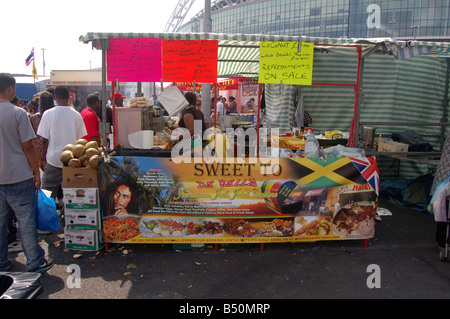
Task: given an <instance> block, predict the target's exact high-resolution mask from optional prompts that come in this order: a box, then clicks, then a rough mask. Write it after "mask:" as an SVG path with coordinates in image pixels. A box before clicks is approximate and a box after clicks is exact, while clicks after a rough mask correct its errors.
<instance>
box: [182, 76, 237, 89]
mask: <svg viewBox="0 0 450 319" xmlns="http://www.w3.org/2000/svg"><path fill="white" fill-rule="evenodd" d="M175 86H176V87H177V88H178V89H180V91H193V90H194V83H193V82H175ZM211 89H215V87H214V86H212V87H211ZM238 89H239V79H229V80H225V81H220V82H217V90H219V91H222V90H238ZM195 90H196V91H201V90H202V84H201V83H195Z"/></svg>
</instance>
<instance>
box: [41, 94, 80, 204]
mask: <svg viewBox="0 0 450 319" xmlns="http://www.w3.org/2000/svg"><path fill="white" fill-rule="evenodd" d="M55 99H56V106H55V107H54V108H52V109H49V110H47V111H46V112H45V113H44V114H43V115H42V118H41V122H40V123H39V127H38V131H37V134H38V135H40V136H42V158H41V162H42V165H43V166H44V174H43V177H42V186H43V188H44V189H46V190H49V191H51V192H52V194H51V197H52V198H53V199H58V203H60V205H62V199H63V193H62V188H61V184H62V163H61V160H60V155H61V152H62V150H63V148H64V146H66V145H67V144H74V143H75V142H76V140H77V139H80V138H82V137H83V136H85V135H86V134H87V132H86V127H85V125H84V122H83V118H82V117H81V115H80V113H78V112H77V111H76V110H74V109H73V108H72V107H71V106H70V105H69V89H68V88H67V87H66V86H57V87H56V88H55Z"/></svg>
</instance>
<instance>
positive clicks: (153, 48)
mask: <svg viewBox="0 0 450 319" xmlns="http://www.w3.org/2000/svg"><path fill="white" fill-rule="evenodd" d="M106 58H107V73H106V75H107V80H108V81H116V80H119V81H120V82H159V81H161V77H162V65H161V39H154V38H114V39H110V40H109V49H108V50H107V56H106Z"/></svg>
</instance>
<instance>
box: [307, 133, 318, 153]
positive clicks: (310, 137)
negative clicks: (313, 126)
mask: <svg viewBox="0 0 450 319" xmlns="http://www.w3.org/2000/svg"><path fill="white" fill-rule="evenodd" d="M319 148H320V145H319V141H318V140H317V138H316V137H315V136H314V134H313V133H311V132H310V131H308V133H307V134H306V141H305V155H306V156H308V157H319Z"/></svg>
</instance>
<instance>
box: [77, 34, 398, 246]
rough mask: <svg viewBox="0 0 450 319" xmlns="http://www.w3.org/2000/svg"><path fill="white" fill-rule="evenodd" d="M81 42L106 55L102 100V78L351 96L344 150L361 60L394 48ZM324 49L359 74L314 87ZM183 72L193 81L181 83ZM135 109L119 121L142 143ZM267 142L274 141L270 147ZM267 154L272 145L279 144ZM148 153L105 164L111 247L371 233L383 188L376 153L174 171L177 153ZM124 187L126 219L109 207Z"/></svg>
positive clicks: (205, 38)
mask: <svg viewBox="0 0 450 319" xmlns="http://www.w3.org/2000/svg"><path fill="white" fill-rule="evenodd" d="M80 41H84V42H92V43H93V46H94V47H96V48H99V49H102V56H103V69H102V71H103V87H102V94H105V96H106V91H107V87H106V80H107V77H111V78H108V80H112V81H117V80H118V81H143V82H145V81H150V82H160V81H171V82H172V81H173V82H189V83H191V82H195V83H201V82H204V83H216V82H217V78H220V77H223V78H229V77H250V78H256V77H258V76H259V82H260V86H259V88H261V84H262V83H267V85H271V83H273V84H274V85H291V84H294V85H313V86H314V85H318V86H336V87H343V88H345V87H348V88H351V89H353V91H354V103H353V110H354V112H353V113H354V117H353V119H352V121H351V122H352V123H351V125H350V132H349V136H348V146H355V144H356V142H357V141H356V140H357V137H358V129H359V125H358V119H359V118H358V116H359V106H360V103H361V101H360V99H359V92H360V89H361V81H360V80H361V76H362V72H361V71H362V66H363V63H362V60H363V58H364V57H365V56H368V55H370V54H372V53H373V52H375V51H376V50H378V49H379V48H380V47H383V48H386V47H387V46H386V44H385V40H374V41H366V40H363V39H362V40H359V39H326V38H308V37H282V36H279V37H278V36H267V35H252V36H245V35H222V34H219V35H217V34H133V33H132V34H127V33H124V34H103V33H89V34H87V35H86V36H84V37H80ZM390 44H392V43H391V42H390ZM400 46H401V45H400ZM317 50H325V51H327V50H330V51H339V52H340V53H343V54H346V55H351V56H354V57H355V61H356V65H357V66H356V72H355V76H354V78H353V79H350V81H347V82H346V83H340V82H333V81H329V82H313V81H312V74H313V58H314V55H315V52H317ZM260 51H262V52H260ZM282 57H284V58H287V60H283V59H281V58H282ZM273 58H276V59H275V61H274V60H273ZM160 61H162V63H161V62H160ZM280 61H281V62H280ZM261 66H263V68H261ZM314 67H316V66H315V65H314ZM262 71H264V72H262ZM180 74H181V75H184V76H186V77H184V78H183V77H181V78H180V77H179V75H180ZM258 91H259V92H258V102H260V97H261V90H258ZM105 100H106V99H103V101H105ZM257 104H258V107H259V106H260V103H257ZM258 111H259V110H258ZM135 112H136V113H138V114H139V115H138V117H137V118H138V120H136V119H135V120H127V121H124V122H127V123H129V125H135V126H136V131H135V132H134V133H138V134H140V135H142V131H148V128H149V127H148V123H149V122H148V119H147V118H146V117H145V116H146V115H147V114H148V110H147V109H145V108H143V109H142V110H139V109H138V110H137V111H135ZM258 114H259V112H258ZM119 118H120V117H118V121H120V119H119ZM260 124H261V123H260V119H259V117H258V123H257V125H256V133H257V134H256V141H257V145H258V146H263V145H265V144H266V142H267V139H266V140H264V137H267V132H266V131H264V132H263V133H262V134H261V132H260ZM272 128H274V127H273V126H272ZM152 134H154V132H153V133H152ZM144 135H145V134H144ZM271 137H273V134H272V133H270V135H269V139H268V140H271ZM152 138H153V136H152ZM261 138H263V143H261ZM286 138H287V136H284V137H282V139H285V140H286ZM152 141H153V139H152ZM346 142H347V141H346ZM344 144H345V143H344ZM151 145H152V146H153V145H154V144H153V143H151ZM271 146H272V147H271V148H272V149H276V148H278V146H279V145H271ZM148 148H150V147H149V146H147V147H143V149H127V148H125V149H124V148H119V149H115V150H113V152H112V153H109V154H106V156H105V161H104V162H103V163H101V164H100V166H99V186H98V187H99V202H100V203H101V205H100V207H101V210H102V216H103V218H104V224H103V225H104V232H105V239H106V241H107V242H130V243H131V242H134V243H138V242H173V243H194V242H201V243H205V242H212V243H217V242H281V241H302V240H336V239H367V238H370V237H373V234H374V228H375V223H374V221H375V213H376V205H377V196H378V187H379V185H378V183H379V177H378V168H377V165H376V160H375V158H373V157H364V156H362V157H350V156H347V157H337V158H332V157H330V158H328V159H327V160H325V159H324V158H322V159H319V158H301V157H300V158H299V157H297V156H295V157H294V156H291V157H290V158H279V157H273V156H268V157H264V156H261V154H260V153H258V155H259V156H257V157H255V158H251V156H249V157H247V158H246V159H245V157H244V160H242V158H237V157H231V158H226V159H222V161H216V162H212V163H211V162H209V161H208V158H207V157H206V158H204V157H202V156H199V157H194V158H193V160H192V161H190V162H182V163H175V162H174V161H173V159H174V158H173V153H172V152H171V151H170V150H167V149H166V150H154V149H151V150H148ZM299 150H301V147H299ZM246 155H247V156H248V155H249V154H246ZM271 155H273V153H271ZM164 157H166V158H164ZM167 157H171V158H167ZM251 160H254V161H253V162H252V161H251ZM125 182H126V183H127V184H125ZM119 183H124V185H119ZM125 185H127V186H126V187H125ZM119 186H124V187H123V188H125V189H127V190H128V192H131V193H133V192H134V193H139V194H140V196H138V197H137V199H135V200H134V205H133V206H132V207H133V209H131V208H130V210H128V209H127V210H126V212H127V213H126V214H118V213H117V212H116V211H114V208H115V206H114V200H113V199H111V194H113V193H114V190H113V188H117V187H119ZM132 190H133V191H132ZM110 207H111V208H110ZM117 207H118V205H117ZM122 208H123V207H122Z"/></svg>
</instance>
